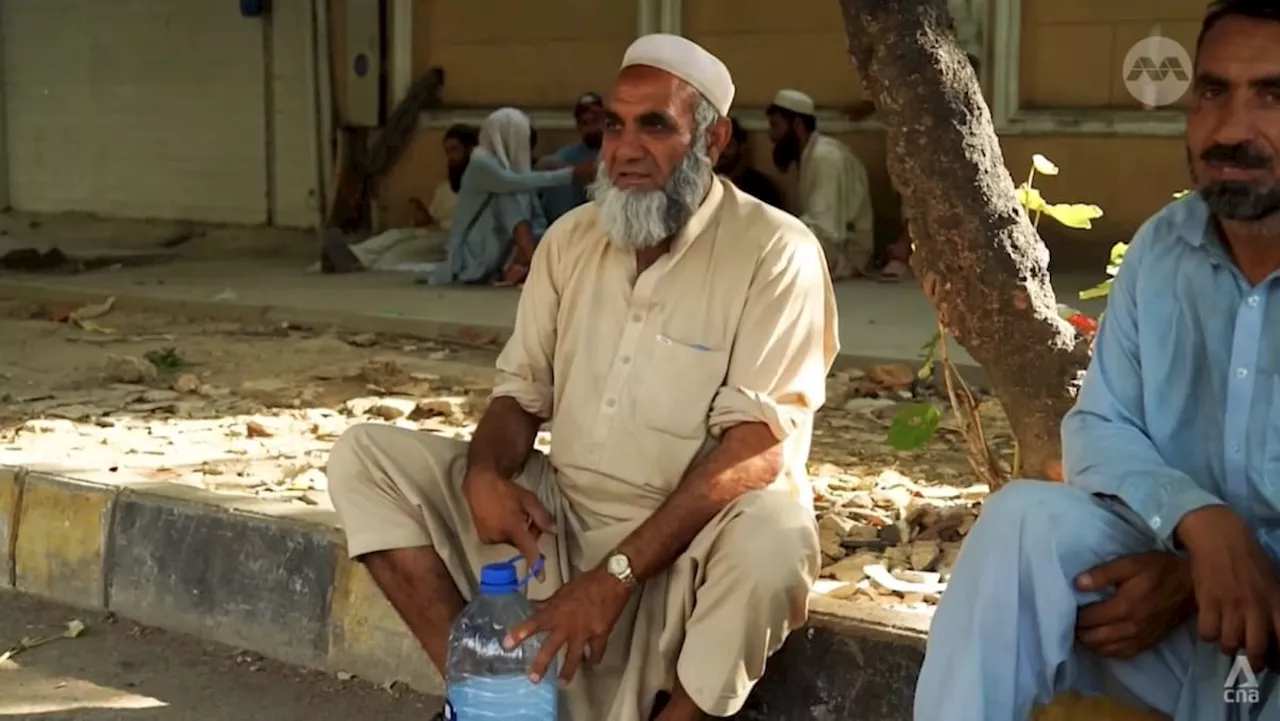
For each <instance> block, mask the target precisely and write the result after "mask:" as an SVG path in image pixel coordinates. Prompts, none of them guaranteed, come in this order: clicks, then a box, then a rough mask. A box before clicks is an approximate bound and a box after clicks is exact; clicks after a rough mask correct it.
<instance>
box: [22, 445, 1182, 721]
mask: <svg viewBox="0 0 1280 721" xmlns="http://www.w3.org/2000/svg"><path fill="white" fill-rule="evenodd" d="M0 585H5V586H8V585H16V587H17V589H18V590H20V591H24V592H26V593H30V594H34V595H38V596H43V597H47V598H52V599H55V600H58V601H63V602H66V603H71V604H74V605H78V606H82V607H86V608H92V609H101V610H111V611H114V612H117V613H120V614H121V615H124V616H127V617H130V618H133V619H135V620H137V621H140V622H142V623H144V624H149V625H153V626H158V627H161V628H166V629H171V630H175V631H181V632H185V633H190V634H193V635H196V636H199V637H202V638H205V639H209V640H212V641H219V642H222V643H227V644H231V645H234V646H238V647H240V648H245V649H248V650H253V651H256V652H258V653H262V654H264V655H267V656H271V657H274V658H277V659H280V660H283V661H287V662H291V663H295V664H299V665H303V666H307V667H311V668H316V669H321V670H325V671H329V672H338V671H343V672H347V673H353V674H356V675H358V676H360V677H362V678H365V679H366V680H369V681H372V682H374V683H388V682H391V681H400V682H404V683H407V684H409V685H410V686H412V687H414V688H416V689H418V690H420V691H423V692H426V693H433V694H439V693H440V692H441V691H442V684H441V681H440V678H439V676H438V675H437V674H436V673H435V671H434V670H433V669H432V668H431V666H430V664H429V663H428V662H427V659H426V655H425V653H423V652H422V651H421V649H420V648H419V647H418V644H417V642H416V641H415V640H414V639H413V637H412V636H411V635H410V634H409V632H408V630H407V629H406V628H405V626H404V623H403V622H401V621H400V619H399V617H398V616H397V615H396V613H395V611H394V610H393V609H392V608H391V607H390V605H389V604H388V603H387V602H386V600H385V599H383V598H382V595H381V593H380V592H379V591H378V590H377V588H376V587H375V586H374V584H373V582H372V580H371V579H370V578H369V576H368V574H367V573H366V572H365V570H364V568H363V567H361V566H359V564H355V563H352V562H350V561H348V560H347V558H346V551H345V548H343V543H342V538H341V533H340V531H339V529H338V527H337V519H336V516H335V514H334V513H333V512H332V511H331V510H325V509H323V508H313V507H298V506H294V505H287V504H282V503H274V502H270V501H263V500H259V499H255V498H248V497H245V498H239V497H235V498H233V497H228V496H223V495H216V494H213V493H209V492H206V491H202V490H199V489H194V488H188V487H184V486H175V485H171V484H162V483H155V482H151V481H146V480H144V479H141V478H130V477H119V476H118V475H116V474H106V473H94V474H90V478H89V479H88V480H81V479H75V478H69V477H66V476H62V475H58V474H57V473H56V472H54V471H50V470H46V469H33V470H30V471H28V470H24V469H17V468H6V467H0ZM927 624H928V621H927V619H925V618H922V617H920V616H918V615H914V614H905V613H898V612H893V611H890V610H887V609H881V610H874V611H871V612H868V611H866V610H865V609H863V608H862V607H856V608H855V607H853V606H851V605H849V604H846V603H844V602H841V601H835V600H831V599H828V598H825V597H821V596H815V597H814V598H813V601H812V613H811V620H810V623H809V626H808V627H807V628H805V629H803V630H801V631H798V632H796V633H795V634H793V635H792V636H791V638H790V639H788V641H787V643H786V644H785V645H784V646H783V648H782V650H781V651H779V653H778V654H777V655H776V656H775V657H774V658H773V659H771V660H770V662H769V670H768V673H766V675H765V678H764V679H763V680H762V681H761V683H760V685H759V687H758V688H757V690H756V693H754V694H753V696H752V698H751V699H750V700H749V702H748V704H747V706H746V708H744V709H743V711H742V713H741V714H739V716H738V717H737V718H739V719H741V720H742V721H827V720H830V721H837V720H838V721H859V720H860V719H866V720H867V721H872V720H874V721H909V720H910V719H911V711H912V709H911V706H912V698H913V694H914V689H915V684H916V678H917V675H918V674H919V670H920V664H921V662H922V661H923V659H924V642H925V636H926V634H927V631H928V628H927ZM1036 718H1037V721H1152V720H1153V719H1156V718H1158V717H1152V716H1149V715H1143V714H1138V713H1134V712H1132V711H1129V710H1123V709H1121V708H1120V707H1118V706H1116V705H1115V704H1111V703H1110V702H1107V701H1105V700H1099V699H1078V698H1077V699H1069V700H1067V701H1064V702H1063V703H1060V704H1055V705H1054V706H1053V707H1050V708H1049V709H1046V710H1044V711H1042V712H1041V713H1040V715H1038V716H1037V717H1036Z"/></svg>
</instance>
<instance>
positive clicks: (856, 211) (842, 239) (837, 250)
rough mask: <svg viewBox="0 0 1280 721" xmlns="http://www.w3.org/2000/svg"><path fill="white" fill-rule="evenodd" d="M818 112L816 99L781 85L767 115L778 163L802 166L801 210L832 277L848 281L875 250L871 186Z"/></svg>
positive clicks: (865, 268)
mask: <svg viewBox="0 0 1280 721" xmlns="http://www.w3.org/2000/svg"><path fill="white" fill-rule="evenodd" d="M816 112H817V111H816V110H815V108H814V103H813V98H811V97H809V96H808V95H805V94H804V93H802V92H800V91H799V90H780V91H778V94H777V95H776V96H775V97H774V99H773V104H771V105H770V106H769V108H768V109H767V110H766V111H765V114H766V116H767V117H768V118H769V139H770V140H772V141H773V164H774V166H775V167H776V168H777V169H778V170H779V171H781V172H784V173H785V172H787V171H788V170H789V169H790V168H791V167H792V166H793V165H799V166H800V185H799V198H798V201H799V208H797V209H796V210H797V215H799V216H800V218H801V219H802V220H803V221H804V222H805V224H806V225H808V226H809V229H810V230H812V231H813V233H814V235H816V236H818V240H820V241H822V247H823V248H824V249H825V250H826V253H827V262H828V263H829V264H830V269H831V277H832V279H833V280H844V279H846V278H851V277H855V276H859V275H863V274H865V273H866V272H867V271H868V266H869V265H870V263H871V256H872V255H874V253H875V232H874V231H875V228H874V217H873V213H872V209H871V186H870V183H869V182H868V181H867V168H866V166H865V165H863V164H862V161H861V160H859V159H858V156H856V155H854V154H853V151H852V150H850V149H849V146H847V145H845V144H844V143H842V142H840V141H839V140H836V139H835V138H833V137H831V136H829V135H823V134H822V133H820V132H818V119H817V115H816Z"/></svg>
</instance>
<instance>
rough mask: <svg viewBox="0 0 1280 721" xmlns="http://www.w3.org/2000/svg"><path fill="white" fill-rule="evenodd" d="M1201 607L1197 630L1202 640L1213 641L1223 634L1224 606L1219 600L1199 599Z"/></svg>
mask: <svg viewBox="0 0 1280 721" xmlns="http://www.w3.org/2000/svg"><path fill="white" fill-rule="evenodd" d="M1197 601H1198V602H1199V607H1200V614H1199V616H1198V617H1197V620H1196V632H1197V633H1198V634H1199V635H1200V640H1201V641H1204V642H1205V643H1213V642H1214V641H1217V640H1218V637H1219V636H1221V635H1222V607H1221V606H1220V605H1219V604H1218V602H1217V601H1214V600H1210V599H1204V600H1200V599H1197Z"/></svg>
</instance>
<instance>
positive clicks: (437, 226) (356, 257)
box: [313, 125, 479, 273]
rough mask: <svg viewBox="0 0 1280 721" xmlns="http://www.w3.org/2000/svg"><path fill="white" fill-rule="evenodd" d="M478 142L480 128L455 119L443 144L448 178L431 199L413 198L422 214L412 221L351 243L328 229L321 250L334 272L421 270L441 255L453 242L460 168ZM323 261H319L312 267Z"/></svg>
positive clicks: (317, 266)
mask: <svg viewBox="0 0 1280 721" xmlns="http://www.w3.org/2000/svg"><path fill="white" fill-rule="evenodd" d="M478 142H479V131H478V130H477V129H476V128H474V127H472V126H470V125H454V126H452V127H450V128H449V129H448V130H446V131H445V134H444V140H443V146H444V158H445V173H446V176H447V177H446V179H445V180H443V181H441V182H440V184H439V185H437V186H436V192H435V194H434V195H433V196H432V197H431V204H430V205H428V206H427V207H425V208H424V207H422V203H421V201H419V200H418V199H417V198H414V199H412V200H411V202H412V203H413V205H414V208H415V210H417V211H418V213H419V217H418V218H417V219H416V220H415V222H414V225H413V227H410V228H392V229H391V230H388V231H386V232H384V233H380V234H379V235H375V236H373V237H372V238H369V239H367V240H364V241H361V242H359V243H355V244H353V245H348V244H347V240H346V237H345V236H343V235H342V234H341V233H339V232H331V233H327V234H326V235H325V238H324V247H323V248H322V251H321V252H322V253H323V254H324V257H325V260H326V261H328V263H327V265H328V266H329V267H330V268H331V269H332V271H333V272H339V273H343V272H347V273H349V272H354V271H360V270H383V271H399V272H410V273H412V272H422V270H423V269H424V268H426V267H429V266H430V265H431V264H433V263H434V262H436V261H439V260H440V259H441V257H442V256H443V254H444V252H445V248H446V247H447V246H448V243H449V228H450V226H451V224H452V222H453V209H454V206H455V205H457V202H458V195H457V193H458V190H459V189H460V188H461V187H462V174H463V173H465V172H466V170H467V164H468V163H469V162H470V161H471V151H472V150H473V149H474V148H475V147H476V143H478ZM321 265H325V263H324V262H323V261H322V262H321V263H317V264H316V266H315V267H314V268H313V270H320V269H321V268H320V266H321Z"/></svg>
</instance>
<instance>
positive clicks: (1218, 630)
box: [1175, 506, 1280, 669]
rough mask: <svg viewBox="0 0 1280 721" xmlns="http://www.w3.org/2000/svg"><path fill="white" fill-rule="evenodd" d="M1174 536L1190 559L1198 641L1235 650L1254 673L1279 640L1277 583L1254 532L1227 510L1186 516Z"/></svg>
mask: <svg viewBox="0 0 1280 721" xmlns="http://www.w3.org/2000/svg"><path fill="white" fill-rule="evenodd" d="M1175 534H1176V535H1177V538H1178V540H1179V541H1181V542H1182V545H1183V546H1184V547H1185V548H1186V549H1187V553H1188V555H1189V556H1190V559H1191V579H1192V581H1193V582H1194V584H1195V593H1196V604H1197V606H1198V607H1199V613H1200V623H1199V631H1200V638H1202V639H1203V640H1205V641H1217V642H1218V645H1219V646H1220V647H1221V648H1222V652H1223V653H1225V654H1227V655H1229V656H1234V655H1235V654H1237V653H1238V652H1240V651H1244V654H1245V655H1246V656H1247V657H1248V658H1249V663H1250V664H1252V665H1253V667H1254V668H1255V669H1260V668H1262V667H1263V664H1264V662H1265V658H1266V653H1267V648H1268V646H1271V645H1273V644H1275V643H1277V641H1278V640H1280V581H1277V579H1276V570H1275V568H1274V567H1273V566H1272V564H1273V563H1274V561H1272V560H1271V559H1270V558H1269V557H1268V556H1267V553H1266V551H1264V550H1263V549H1262V547H1261V546H1260V545H1259V544H1258V539H1257V537H1256V536H1255V535H1254V531H1253V529H1252V528H1250V527H1249V524H1248V523H1246V522H1245V520H1244V519H1243V518H1241V517H1240V516H1239V515H1238V514H1237V513H1236V512H1235V511H1233V510H1231V509H1230V508H1228V507H1227V506H1209V507H1207V508H1201V509H1199V510H1195V511H1192V512H1191V513H1188V514H1187V515H1186V516H1185V517H1184V518H1183V519H1182V522H1181V523H1179V524H1178V528H1177V529H1176V530H1175Z"/></svg>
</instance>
